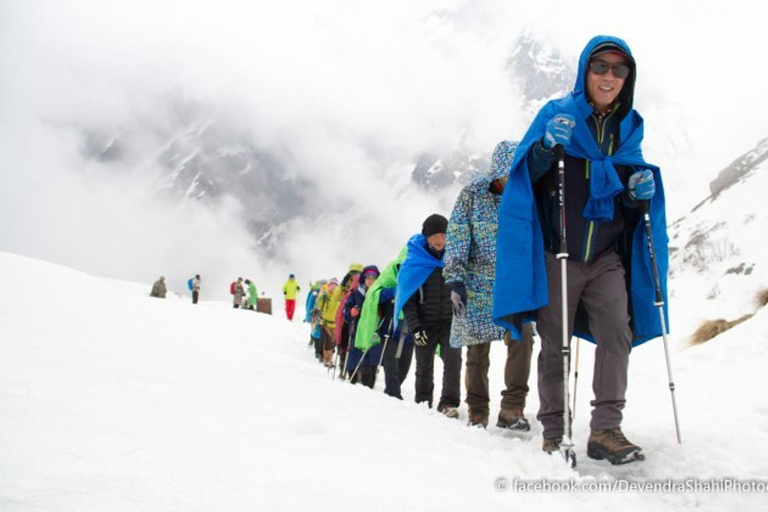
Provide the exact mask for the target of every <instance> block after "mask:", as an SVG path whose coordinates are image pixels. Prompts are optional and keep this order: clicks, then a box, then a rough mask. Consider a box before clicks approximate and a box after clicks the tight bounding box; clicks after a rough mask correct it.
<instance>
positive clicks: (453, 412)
mask: <svg viewBox="0 0 768 512" xmlns="http://www.w3.org/2000/svg"><path fill="white" fill-rule="evenodd" d="M437 412H439V413H441V414H444V415H445V416H446V417H448V418H451V419H454V420H457V419H459V408H458V407H453V406H452V405H441V406H439V407H438V408H437Z"/></svg>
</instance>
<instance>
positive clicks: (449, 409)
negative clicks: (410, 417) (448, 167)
mask: <svg viewBox="0 0 768 512" xmlns="http://www.w3.org/2000/svg"><path fill="white" fill-rule="evenodd" d="M447 228H448V219H446V218H445V217H443V216H442V215H439V214H433V215H430V216H429V217H427V218H426V220H425V221H424V224H423V225H422V230H421V234H419V235H414V236H413V237H411V239H410V240H409V241H408V254H407V255H406V257H405V260H403V263H402V265H401V266H400V272H399V273H398V275H397V293H396V295H395V314H394V318H399V316H400V312H401V311H402V312H403V314H404V315H405V321H406V323H407V324H408V329H409V331H410V332H411V334H412V335H413V343H414V345H415V352H416V403H421V402H427V403H428V404H429V406H430V407H432V399H433V392H434V387H435V383H434V359H435V352H436V350H437V347H440V357H442V359H443V388H442V391H441V393H440V401H439V402H438V405H437V410H438V412H441V413H442V414H444V415H446V416H447V417H449V418H458V417H459V404H460V403H461V396H460V395H461V348H453V347H451V345H450V337H451V320H452V318H453V302H452V301H451V287H450V286H448V285H447V284H446V283H445V278H444V277H443V256H444V255H445V232H446V230H447Z"/></svg>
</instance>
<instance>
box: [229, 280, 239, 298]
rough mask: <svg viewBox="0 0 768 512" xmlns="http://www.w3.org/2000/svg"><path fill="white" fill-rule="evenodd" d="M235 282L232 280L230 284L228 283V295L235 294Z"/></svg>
mask: <svg viewBox="0 0 768 512" xmlns="http://www.w3.org/2000/svg"><path fill="white" fill-rule="evenodd" d="M236 284H237V283H235V282H234V281H232V284H230V285H229V294H230V295H234V294H235V285H236Z"/></svg>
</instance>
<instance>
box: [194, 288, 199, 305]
mask: <svg viewBox="0 0 768 512" xmlns="http://www.w3.org/2000/svg"><path fill="white" fill-rule="evenodd" d="M199 297H200V292H199V291H197V290H195V291H193V292H192V304H197V299H198V298H199Z"/></svg>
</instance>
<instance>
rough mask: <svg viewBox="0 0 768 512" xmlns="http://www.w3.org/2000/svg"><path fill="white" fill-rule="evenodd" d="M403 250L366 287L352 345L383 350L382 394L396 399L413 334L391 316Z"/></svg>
mask: <svg viewBox="0 0 768 512" xmlns="http://www.w3.org/2000/svg"><path fill="white" fill-rule="evenodd" d="M407 253H408V249H407V247H404V248H403V250H402V251H401V252H400V254H399V255H398V257H397V258H396V259H395V260H394V261H392V262H390V263H389V265H387V267H386V268H385V269H384V271H383V272H382V273H381V274H380V275H379V277H378V279H376V281H375V282H374V283H373V284H372V285H371V286H369V287H368V289H367V291H366V293H365V302H364V303H363V310H362V312H361V314H360V317H359V318H360V320H359V322H358V328H357V331H356V333H355V347H356V348H358V349H361V350H364V349H365V348H368V347H370V346H372V345H373V344H375V343H379V344H380V345H381V350H383V351H384V355H383V357H382V358H381V365H382V366H383V368H384V393H386V394H387V395H389V396H392V397H395V398H399V399H400V400H402V399H403V395H402V392H401V386H402V384H403V381H404V380H405V378H406V377H407V375H408V370H409V369H410V367H411V359H412V357H413V337H412V336H410V335H408V334H407V333H406V332H405V331H407V329H404V328H401V324H404V321H403V322H400V321H399V319H397V318H395V317H394V312H395V301H394V299H395V294H396V289H397V274H398V272H399V271H400V265H401V263H402V262H403V260H404V259H405V256H406V254H407ZM401 316H402V315H401ZM377 371H378V369H377Z"/></svg>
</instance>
